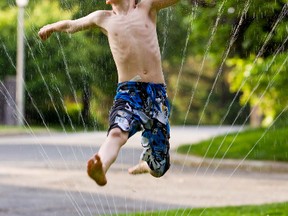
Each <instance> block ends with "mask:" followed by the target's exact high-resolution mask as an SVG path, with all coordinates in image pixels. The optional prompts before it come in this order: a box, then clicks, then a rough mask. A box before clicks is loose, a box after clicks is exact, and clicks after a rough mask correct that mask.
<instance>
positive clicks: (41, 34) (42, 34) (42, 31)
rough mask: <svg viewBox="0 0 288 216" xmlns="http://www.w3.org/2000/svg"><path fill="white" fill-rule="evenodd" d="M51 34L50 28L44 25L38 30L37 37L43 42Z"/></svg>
mask: <svg viewBox="0 0 288 216" xmlns="http://www.w3.org/2000/svg"><path fill="white" fill-rule="evenodd" d="M52 33H53V30H52V28H51V25H46V26H44V27H42V28H41V29H40V31H39V32H38V35H39V37H40V38H41V40H43V41H45V40H47V39H48V38H49V37H50V35H51V34H52Z"/></svg>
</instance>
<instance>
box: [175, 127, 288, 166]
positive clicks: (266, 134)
mask: <svg viewBox="0 0 288 216" xmlns="http://www.w3.org/2000/svg"><path fill="white" fill-rule="evenodd" d="M286 126H287V124H286ZM287 133H288V128H287V127H284V128H276V127H273V128H271V129H269V130H267V129H254V130H247V131H244V132H240V133H233V134H229V135H225V136H219V137H216V138H214V139H209V140H206V141H202V142H199V143H197V144H193V145H184V146H180V147H179V148H178V149H177V152H179V153H183V154H194V155H199V156H204V155H206V156H207V157H208V158H214V157H215V158H222V157H223V158H232V159H233V158H234V159H244V158H246V157H247V159H253V160H272V161H274V160H276V161H288V152H287V149H288V140H287V136H286V135H287Z"/></svg>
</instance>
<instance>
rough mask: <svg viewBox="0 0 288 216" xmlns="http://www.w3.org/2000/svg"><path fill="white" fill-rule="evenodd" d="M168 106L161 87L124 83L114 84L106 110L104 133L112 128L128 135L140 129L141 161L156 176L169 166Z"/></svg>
mask: <svg viewBox="0 0 288 216" xmlns="http://www.w3.org/2000/svg"><path fill="white" fill-rule="evenodd" d="M169 115H170V105H169V101H168V98H167V93H166V85H165V84H155V83H146V82H134V81H127V82H122V83H119V84H118V87H117V94H116V96H115V98H114V103H113V106H112V108H111V110H110V115H109V123H110V127H109V130H108V133H109V131H110V130H111V129H113V128H116V127H118V128H120V129H121V130H123V131H127V132H129V138H130V137H131V136H133V135H134V134H135V133H136V132H137V131H141V130H142V140H141V144H142V146H143V148H144V151H143V153H142V155H141V160H144V161H146V162H147V164H148V166H149V167H150V169H151V170H152V171H153V172H154V173H155V174H156V176H158V177H160V176H162V175H164V174H165V172H166V171H167V170H168V169H169V167H170V156H169V148H170V144H169V138H170V125H169V121H168V118H169Z"/></svg>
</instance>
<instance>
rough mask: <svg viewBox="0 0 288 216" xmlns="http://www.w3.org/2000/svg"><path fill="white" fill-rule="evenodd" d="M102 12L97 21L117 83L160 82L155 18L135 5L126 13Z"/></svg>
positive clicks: (160, 69)
mask: <svg viewBox="0 0 288 216" xmlns="http://www.w3.org/2000/svg"><path fill="white" fill-rule="evenodd" d="M102 12H103V13H105V16H104V17H103V19H104V20H103V21H102V22H101V24H102V25H101V28H102V31H103V32H104V33H105V34H106V35H107V37H108V40H109V44H110V49H111V52H112V55H113V58H114V61H115V64H116V67H117V71H118V81H119V82H124V81H129V80H131V79H133V78H134V77H135V76H137V75H138V76H140V77H141V80H140V81H141V82H153V83H164V77H163V72H162V67H161V56H160V50H159V44H158V38H157V33H156V15H155V17H154V16H153V15H151V14H149V13H147V12H146V11H145V10H143V9H142V8H141V6H140V7H139V6H136V7H135V8H132V9H130V10H129V11H128V12H127V14H124V15H117V14H115V13H114V12H113V11H102Z"/></svg>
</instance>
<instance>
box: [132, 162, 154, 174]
mask: <svg viewBox="0 0 288 216" xmlns="http://www.w3.org/2000/svg"><path fill="white" fill-rule="evenodd" d="M128 172H129V173H130V174H132V175H137V174H143V173H149V172H150V168H149V166H148V164H147V163H146V162H145V161H140V162H139V164H137V165H136V166H134V167H131V168H129V169H128Z"/></svg>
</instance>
